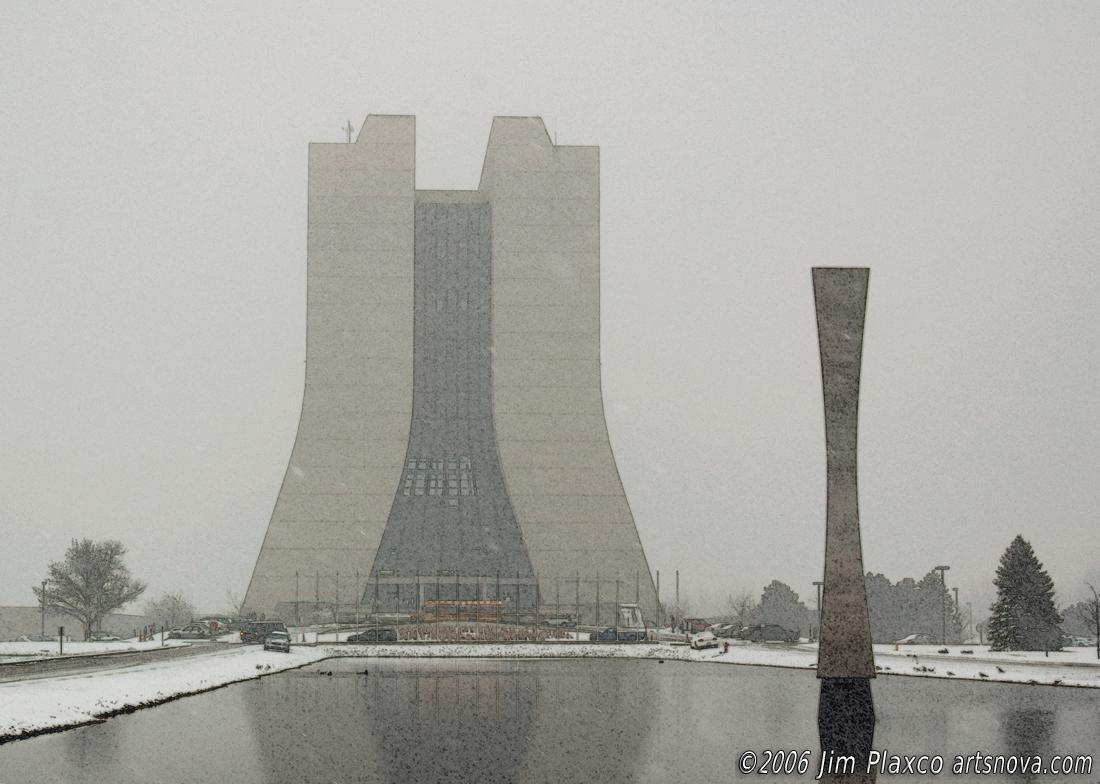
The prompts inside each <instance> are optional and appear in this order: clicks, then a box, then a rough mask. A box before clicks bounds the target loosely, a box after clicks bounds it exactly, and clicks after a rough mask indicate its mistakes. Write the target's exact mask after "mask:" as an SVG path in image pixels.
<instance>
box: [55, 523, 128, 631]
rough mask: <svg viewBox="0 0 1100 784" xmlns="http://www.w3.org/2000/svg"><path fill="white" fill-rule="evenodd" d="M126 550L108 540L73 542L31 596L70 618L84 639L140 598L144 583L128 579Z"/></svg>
mask: <svg viewBox="0 0 1100 784" xmlns="http://www.w3.org/2000/svg"><path fill="white" fill-rule="evenodd" d="M124 555H126V548H125V547H124V546H123V545H122V543H121V542H117V541H115V540H113V539H108V540H106V541H103V542H93V541H92V540H91V539H79V540H77V539H73V540H72V544H70V545H69V549H68V550H66V551H65V560H63V561H55V562H53V563H51V564H50V566H49V571H48V573H47V577H46V580H45V582H44V584H43V585H41V586H38V585H36V586H34V587H33V590H34V595H35V596H36V597H38V601H39V602H40V603H42V604H44V605H45V607H46V609H47V610H49V611H51V612H56V613H62V614H64V615H71V616H72V617H74V618H76V619H77V620H78V621H80V623H81V625H82V626H83V627H84V639H88V634H89V633H90V632H91V631H92V630H93V629H94V628H97V627H98V626H99V623H100V621H101V619H102V618H103V616H104V615H106V614H107V613H110V612H113V611H114V610H117V609H119V608H121V607H124V606H126V605H127V604H129V603H130V602H132V601H134V600H135V599H137V598H138V597H139V596H141V594H142V592H144V591H145V583H143V582H141V581H140V580H135V579H133V578H132V577H131V576H130V570H129V569H128V568H127V567H126V564H125V563H123V560H122V559H123V556H124Z"/></svg>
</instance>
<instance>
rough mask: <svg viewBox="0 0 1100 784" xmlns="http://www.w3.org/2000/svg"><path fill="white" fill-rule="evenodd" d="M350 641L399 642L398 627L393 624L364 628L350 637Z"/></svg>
mask: <svg viewBox="0 0 1100 784" xmlns="http://www.w3.org/2000/svg"><path fill="white" fill-rule="evenodd" d="M348 642H397V629H396V628H394V627H393V626H379V627H374V628H371V629H364V630H363V631H361V632H359V633H358V634H353V635H351V636H350V637H348Z"/></svg>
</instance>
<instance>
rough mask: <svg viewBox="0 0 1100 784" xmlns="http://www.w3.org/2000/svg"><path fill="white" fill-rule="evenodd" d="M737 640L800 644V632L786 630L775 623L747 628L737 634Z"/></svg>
mask: <svg viewBox="0 0 1100 784" xmlns="http://www.w3.org/2000/svg"><path fill="white" fill-rule="evenodd" d="M737 639H739V640H748V641H749V642H798V632H796V631H792V630H790V629H784V628H783V627H782V626H780V625H778V624H775V623H762V624H758V625H756V626H746V627H745V628H744V629H742V630H741V631H739V632H738V633H737Z"/></svg>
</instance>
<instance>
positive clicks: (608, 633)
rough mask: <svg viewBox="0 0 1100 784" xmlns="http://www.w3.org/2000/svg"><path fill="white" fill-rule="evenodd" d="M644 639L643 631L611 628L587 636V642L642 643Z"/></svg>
mask: <svg viewBox="0 0 1100 784" xmlns="http://www.w3.org/2000/svg"><path fill="white" fill-rule="evenodd" d="M645 638H646V633H645V630H644V629H616V628H615V627H613V626H608V627H607V628H605V629H600V630H599V631H595V632H590V633H589V635H588V641H589V642H644V641H645Z"/></svg>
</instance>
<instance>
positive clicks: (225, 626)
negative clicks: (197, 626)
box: [199, 615, 230, 634]
mask: <svg viewBox="0 0 1100 784" xmlns="http://www.w3.org/2000/svg"><path fill="white" fill-rule="evenodd" d="M199 621H200V622H201V623H205V624H206V625H207V626H209V627H210V632H211V634H225V633H226V632H227V631H228V630H229V624H230V618H229V617H228V616H225V615H204V616H202V617H201V618H199Z"/></svg>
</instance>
